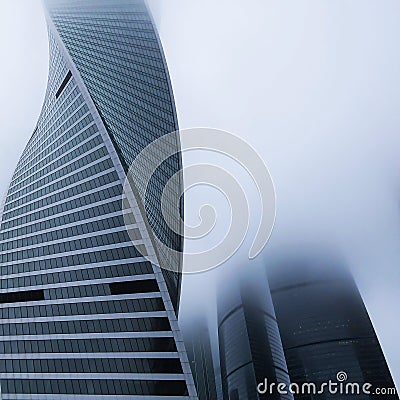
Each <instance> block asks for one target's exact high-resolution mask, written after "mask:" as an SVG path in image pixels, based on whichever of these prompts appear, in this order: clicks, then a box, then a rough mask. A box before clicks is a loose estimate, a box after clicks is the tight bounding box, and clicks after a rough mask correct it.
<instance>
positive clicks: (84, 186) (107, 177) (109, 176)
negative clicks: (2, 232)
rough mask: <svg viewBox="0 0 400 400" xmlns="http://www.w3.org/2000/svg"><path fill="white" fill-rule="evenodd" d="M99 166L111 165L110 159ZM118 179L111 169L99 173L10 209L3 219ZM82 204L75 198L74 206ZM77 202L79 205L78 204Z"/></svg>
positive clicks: (28, 211)
mask: <svg viewBox="0 0 400 400" xmlns="http://www.w3.org/2000/svg"><path fill="white" fill-rule="evenodd" d="M98 165H99V167H100V168H101V167H104V168H106V167H110V168H111V167H112V162H111V160H110V159H107V160H105V161H103V162H102V163H101V164H98ZM117 180H118V175H117V173H116V172H114V171H112V172H108V173H106V174H104V175H101V176H99V177H97V178H94V179H91V180H89V181H86V182H83V183H81V184H79V185H77V186H74V187H72V188H70V189H67V190H63V191H61V192H58V193H55V194H53V195H51V196H49V197H46V198H44V199H41V200H38V201H35V202H33V203H30V204H27V205H26V206H23V207H20V208H18V209H16V210H14V211H10V212H7V213H4V214H3V220H5V219H10V218H13V217H16V216H18V215H21V214H24V213H31V212H32V211H33V210H36V209H37V208H41V207H44V206H49V205H51V204H52V203H56V202H59V201H62V200H65V199H68V198H69V197H71V196H77V195H79V194H82V193H85V192H88V191H90V190H93V189H97V188H99V187H101V186H104V185H107V184H108V183H111V182H115V181H117ZM81 203H82V205H83V204H84V202H82V201H81V200H80V199H76V200H75V204H76V206H75V207H80V206H81ZM78 204H79V205H78ZM48 209H49V207H46V209H45V210H44V211H45V212H46V210H48ZM69 209H70V208H68V209H67V210H69Z"/></svg>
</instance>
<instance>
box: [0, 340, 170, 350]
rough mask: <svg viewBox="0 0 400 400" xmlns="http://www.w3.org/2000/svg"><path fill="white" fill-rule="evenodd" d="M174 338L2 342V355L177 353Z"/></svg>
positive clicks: (0, 346) (0, 343)
mask: <svg viewBox="0 0 400 400" xmlns="http://www.w3.org/2000/svg"><path fill="white" fill-rule="evenodd" d="M175 351H177V349H176V345H175V341H174V339H173V338H172V337H161V338H98V339H94V338H92V339H57V340H55V339H52V340H19V341H18V340H7V341H0V354H16V353H22V354H27V353H36V354H37V353H107V352H121V353H123V352H175Z"/></svg>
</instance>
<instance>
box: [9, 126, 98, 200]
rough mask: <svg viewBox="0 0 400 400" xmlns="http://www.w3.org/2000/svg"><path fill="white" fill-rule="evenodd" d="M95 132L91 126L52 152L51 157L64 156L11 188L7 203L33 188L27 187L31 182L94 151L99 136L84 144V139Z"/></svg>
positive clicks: (94, 128)
mask: <svg viewBox="0 0 400 400" xmlns="http://www.w3.org/2000/svg"><path fill="white" fill-rule="evenodd" d="M96 131H97V129H96V127H95V126H94V125H92V126H91V127H90V128H88V129H86V130H85V131H83V132H82V134H80V135H78V136H77V137H75V139H72V140H70V141H69V142H67V143H66V144H65V145H64V146H62V147H61V148H60V149H59V150H57V151H56V152H54V153H53V154H52V155H54V154H58V155H62V154H63V153H64V155H62V156H61V157H59V158H58V159H57V160H56V161H54V162H53V163H48V164H47V165H46V166H45V167H43V168H42V169H41V170H39V171H37V172H36V173H33V174H32V175H30V176H29V179H24V181H22V182H20V183H18V184H16V185H15V186H14V187H13V188H12V190H11V189H10V190H9V192H8V193H9V196H8V197H7V201H10V200H12V199H13V198H11V195H12V196H14V194H16V192H17V191H19V190H20V189H21V188H23V187H25V188H28V187H33V185H30V186H27V185H29V184H31V183H33V182H42V181H41V180H40V181H38V179H39V178H41V177H43V176H45V175H47V174H49V173H50V172H51V171H54V170H56V169H58V168H59V167H62V166H63V165H65V164H67V163H68V162H70V161H72V160H73V159H74V158H77V157H79V156H80V155H81V154H84V153H86V152H88V151H89V150H91V149H94V148H95V147H97V146H98V145H100V144H101V143H103V141H102V139H101V136H100V135H97V136H94V137H92V138H91V139H90V140H88V141H86V142H85V139H87V138H88V137H89V136H91V135H92V134H93V133H94V132H96ZM74 146H77V147H75V148H74V149H73V150H71V151H69V152H67V151H68V150H69V149H71V148H73V147H74ZM48 158H49V157H48ZM44 165H45V164H44ZM39 186H40V184H39V185H38V186H36V187H39ZM14 198H15V197H14Z"/></svg>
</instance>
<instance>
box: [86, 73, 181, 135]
mask: <svg viewBox="0 0 400 400" xmlns="http://www.w3.org/2000/svg"><path fill="white" fill-rule="evenodd" d="M112 79H114V81H115V78H112ZM131 79H132V78H131ZM87 81H88V82H90V81H92V82H97V83H98V84H99V83H100V86H97V87H96V88H94V89H93V91H94V92H96V94H97V95H98V96H100V97H101V98H102V100H103V101H102V104H101V105H100V107H105V106H106V104H105V103H107V107H110V109H108V111H109V112H112V111H114V113H117V112H119V114H118V115H119V117H120V119H123V120H125V123H126V121H135V125H133V126H137V129H138V130H139V131H140V129H141V128H144V129H146V130H149V128H148V125H152V126H153V129H155V130H157V129H158V130H160V129H165V131H166V132H172V131H173V130H174V129H170V128H171V126H173V124H174V116H173V114H172V112H170V113H166V112H164V111H163V110H162V108H160V107H154V104H152V105H151V106H149V105H148V104H146V103H145V102H144V101H143V100H138V99H137V98H134V97H133V96H132V95H131V94H125V93H121V94H119V96H118V97H117V96H115V92H112V93H110V91H109V90H108V91H107V90H106V88H107V85H108V82H109V79H105V77H104V75H102V76H97V75H95V76H94V77H88V79H87ZM114 85H115V86H123V87H126V85H127V84H126V83H124V82H121V83H118V82H117V81H115V82H114ZM113 99H114V100H115V101H114V102H113ZM151 100H152V102H153V103H154V99H153V98H151ZM141 105H143V107H141ZM158 136H159V135H158Z"/></svg>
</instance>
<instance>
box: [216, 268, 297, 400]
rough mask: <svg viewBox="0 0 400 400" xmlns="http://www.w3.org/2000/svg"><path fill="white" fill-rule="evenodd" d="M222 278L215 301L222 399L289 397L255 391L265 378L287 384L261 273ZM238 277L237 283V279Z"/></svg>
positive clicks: (268, 295)
mask: <svg viewBox="0 0 400 400" xmlns="http://www.w3.org/2000/svg"><path fill="white" fill-rule="evenodd" d="M251 272H252V274H254V278H255V279H248V278H243V277H242V278H239V279H238V280H235V281H234V282H228V281H224V285H223V287H222V288H221V290H220V293H219V296H220V299H219V305H218V308H219V309H218V336H219V351H220V362H221V376H222V387H223V393H224V399H228V400H258V399H293V397H292V395H291V394H282V395H279V394H278V393H277V392H276V391H274V393H273V394H259V393H258V392H257V386H258V385H259V384H261V383H263V382H264V381H265V379H267V381H268V382H269V383H272V382H273V383H274V384H275V385H276V384H277V383H284V384H285V386H286V387H289V384H290V381H289V375H288V370H287V367H286V362H285V357H284V353H283V348H282V343H281V338H280V335H279V330H278V325H277V322H276V318H275V312H274V309H273V306H272V300H271V296H270V293H269V289H268V285H267V284H266V280H265V276H263V277H258V278H259V279H258V280H257V279H256V275H257V274H255V271H254V270H252V271H251ZM239 281H240V283H239Z"/></svg>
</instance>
